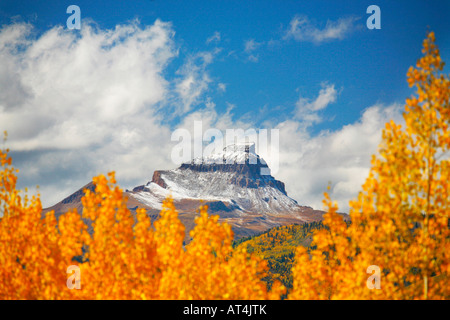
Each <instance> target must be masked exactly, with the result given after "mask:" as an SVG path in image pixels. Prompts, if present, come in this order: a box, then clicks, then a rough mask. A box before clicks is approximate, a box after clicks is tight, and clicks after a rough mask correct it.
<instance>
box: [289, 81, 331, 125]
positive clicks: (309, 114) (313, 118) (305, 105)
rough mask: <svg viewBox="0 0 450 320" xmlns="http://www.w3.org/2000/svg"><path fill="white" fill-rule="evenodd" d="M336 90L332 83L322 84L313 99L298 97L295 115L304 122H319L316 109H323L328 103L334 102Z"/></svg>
mask: <svg viewBox="0 0 450 320" xmlns="http://www.w3.org/2000/svg"><path fill="white" fill-rule="evenodd" d="M337 95H338V92H337V91H336V89H335V88H334V84H331V85H327V84H322V89H320V91H319V95H318V96H317V98H316V99H315V100H313V101H311V100H310V99H307V98H303V97H300V98H299V99H298V100H297V103H296V110H295V117H296V119H301V120H303V121H304V122H306V123H314V122H320V121H321V118H320V116H319V115H318V114H317V111H320V110H322V109H325V108H326V107H327V106H328V105H329V104H330V103H334V102H336V99H337Z"/></svg>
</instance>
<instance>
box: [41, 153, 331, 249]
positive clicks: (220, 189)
mask: <svg viewBox="0 0 450 320" xmlns="http://www.w3.org/2000/svg"><path fill="white" fill-rule="evenodd" d="M86 187H91V188H92V187H93V185H91V184H90V185H87V186H86ZM82 193H83V192H82V189H80V190H78V191H77V192H75V193H74V194H73V195H71V196H69V197H68V198H66V199H64V200H63V201H62V202H60V203H59V204H57V205H55V206H53V207H52V208H49V209H47V211H48V210H50V209H54V210H55V211H58V209H59V208H64V209H67V208H68V207H70V205H72V206H74V207H79V206H80V202H81V201H80V199H81V196H82ZM124 195H125V196H126V197H127V198H128V203H127V206H128V208H130V210H131V212H132V213H133V214H134V213H135V211H136V209H137V208H138V207H140V208H145V209H147V213H148V215H149V216H150V217H151V218H152V220H154V219H156V218H157V217H158V215H159V211H160V210H161V208H162V202H163V200H164V199H165V198H167V197H168V196H171V197H172V198H173V200H174V203H175V206H176V208H177V210H178V212H179V218H180V220H181V221H182V222H183V224H184V225H185V227H186V238H185V242H189V241H190V238H189V231H190V230H191V229H192V228H193V227H194V219H195V217H196V216H197V215H198V213H197V209H198V207H199V206H200V205H205V204H206V205H208V212H209V213H210V214H216V215H219V217H220V218H219V221H226V222H227V223H229V224H231V226H232V229H233V231H234V234H235V239H238V238H240V237H243V236H249V235H254V234H256V233H259V232H262V231H264V230H266V229H268V228H271V227H274V226H279V225H288V224H294V223H298V224H301V223H304V222H311V221H318V220H321V219H322V216H323V213H324V212H323V211H318V210H314V209H312V208H311V207H308V206H301V205H299V204H298V203H297V201H295V200H294V199H292V198H290V197H289V196H288V195H287V193H286V190H285V185H284V183H283V182H281V181H278V180H276V179H275V178H274V177H273V176H271V175H270V169H269V167H268V166H267V164H266V162H265V161H264V160H263V159H262V158H260V157H259V155H257V154H256V153H255V146H254V145H253V144H240V145H231V146H228V147H226V148H224V150H223V151H222V152H219V153H215V154H213V155H211V156H209V157H205V158H195V159H193V160H192V161H190V162H189V163H183V164H182V165H181V166H180V167H179V168H177V169H174V170H158V171H155V172H154V173H153V177H152V180H151V181H149V182H148V183H147V184H145V185H141V186H137V187H135V188H134V189H133V190H132V191H129V190H127V191H126V192H124Z"/></svg>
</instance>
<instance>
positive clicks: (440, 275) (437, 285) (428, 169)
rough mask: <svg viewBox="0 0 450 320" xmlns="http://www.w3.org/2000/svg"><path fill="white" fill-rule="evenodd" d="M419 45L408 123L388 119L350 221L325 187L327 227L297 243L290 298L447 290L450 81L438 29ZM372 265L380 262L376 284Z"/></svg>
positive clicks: (439, 294) (427, 295)
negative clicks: (308, 243) (309, 243)
mask: <svg viewBox="0 0 450 320" xmlns="http://www.w3.org/2000/svg"><path fill="white" fill-rule="evenodd" d="M422 52H423V54H424V56H423V57H422V58H420V59H419V60H418V62H417V65H416V67H415V68H413V67H411V68H410V69H409V70H408V74H407V78H408V84H409V85H410V86H411V87H412V86H415V87H416V89H417V91H416V95H415V96H412V97H411V98H409V99H407V100H406V106H405V112H404V114H403V116H404V119H405V125H406V126H405V128H402V127H401V125H398V124H396V123H394V122H393V121H391V122H389V123H387V124H386V128H385V129H384V130H383V134H382V143H381V145H380V151H379V153H380V154H379V156H378V157H375V156H373V158H372V167H371V170H370V173H369V176H368V178H367V180H366V181H365V183H364V184H363V186H362V189H363V190H362V191H361V192H360V193H359V195H358V198H357V199H356V200H354V201H351V202H350V217H351V224H350V226H348V227H347V225H346V223H345V222H344V221H342V218H341V217H340V216H339V215H338V214H337V213H336V212H337V209H338V208H337V206H336V205H335V204H334V203H333V202H332V201H331V200H330V198H329V196H328V194H327V193H326V194H325V200H324V203H325V205H326V206H327V207H328V213H327V214H326V215H325V220H324V225H325V226H326V228H324V229H322V230H320V231H318V232H317V233H316V234H315V235H314V240H313V244H314V245H316V246H317V249H316V250H314V251H312V252H311V256H309V255H308V254H307V252H306V250H305V249H304V248H301V247H299V248H298V249H297V254H296V265H295V266H294V268H293V277H294V288H293V291H292V292H291V294H290V296H289V298H291V299H449V298H450V281H449V280H450V279H449V274H450V266H449V258H450V232H449V213H450V206H449V203H450V197H449V192H450V170H449V169H450V167H449V165H450V163H449V147H450V133H449V122H450V104H449V96H450V81H449V77H448V75H443V74H440V72H441V71H442V69H443V66H444V63H443V62H442V61H441V58H440V55H439V50H438V48H437V46H436V44H435V35H434V33H433V32H430V33H429V34H428V36H427V38H426V39H425V40H424V42H423V50H422ZM371 266H375V268H379V270H380V274H379V280H380V281H379V289H377V287H376V285H377V283H376V281H372V280H373V279H374V278H372V277H371V276H372V273H373V271H372V270H374V269H369V273H368V268H369V267H371ZM375 272H376V271H375ZM374 275H375V274H374ZM369 277H371V279H369ZM373 286H375V288H372V289H369V287H373Z"/></svg>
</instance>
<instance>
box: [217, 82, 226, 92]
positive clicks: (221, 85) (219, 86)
mask: <svg viewBox="0 0 450 320" xmlns="http://www.w3.org/2000/svg"><path fill="white" fill-rule="evenodd" d="M217 89H218V90H219V91H220V92H225V91H226V90H227V85H226V84H225V83H221V82H220V83H218V84H217Z"/></svg>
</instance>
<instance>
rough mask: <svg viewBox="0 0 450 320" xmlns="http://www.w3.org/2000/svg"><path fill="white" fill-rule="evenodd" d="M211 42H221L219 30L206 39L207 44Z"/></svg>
mask: <svg viewBox="0 0 450 320" xmlns="http://www.w3.org/2000/svg"><path fill="white" fill-rule="evenodd" d="M211 42H220V32H219V31H215V32H214V34H213V35H212V36H211V37H209V38H208V39H206V44H209V43H211Z"/></svg>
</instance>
